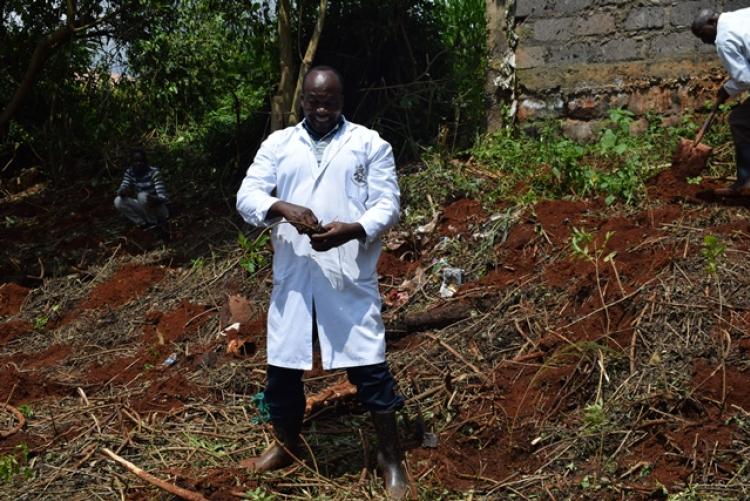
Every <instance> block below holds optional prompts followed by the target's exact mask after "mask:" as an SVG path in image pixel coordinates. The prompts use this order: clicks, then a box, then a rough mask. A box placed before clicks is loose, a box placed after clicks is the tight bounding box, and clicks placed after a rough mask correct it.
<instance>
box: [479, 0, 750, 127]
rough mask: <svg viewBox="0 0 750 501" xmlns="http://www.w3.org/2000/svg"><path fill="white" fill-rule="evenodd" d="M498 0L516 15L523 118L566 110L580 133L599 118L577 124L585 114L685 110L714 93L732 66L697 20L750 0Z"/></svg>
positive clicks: (587, 118)
mask: <svg viewBox="0 0 750 501" xmlns="http://www.w3.org/2000/svg"><path fill="white" fill-rule="evenodd" d="M490 4H494V5H495V6H497V5H499V4H503V5H504V6H505V7H506V11H507V16H512V19H511V20H512V21H513V22H512V23H511V25H512V26H514V31H515V36H516V42H515V45H514V47H513V49H512V50H513V51H514V52H515V69H516V74H515V79H516V94H515V97H516V102H517V106H518V107H517V118H518V119H519V120H520V121H533V120H538V119H543V118H547V117H561V118H565V119H568V121H569V123H568V124H567V127H566V130H568V131H571V135H573V136H576V137H578V136H579V135H582V136H585V134H582V133H580V132H581V131H583V132H585V131H586V130H589V131H590V130H595V127H592V126H591V124H579V125H580V130H576V122H586V121H591V120H597V119H600V118H601V117H605V116H606V112H607V109H608V108H610V107H613V106H623V107H626V108H628V109H630V110H631V111H633V112H634V113H636V114H645V113H647V112H649V111H654V112H658V113H662V114H667V115H674V116H679V115H680V113H681V112H682V111H683V110H684V109H686V108H693V107H696V106H700V105H702V104H703V103H704V101H705V100H706V99H711V98H712V97H713V95H714V93H715V90H714V89H715V87H716V85H718V83H719V82H720V81H721V80H722V79H723V78H725V76H726V75H725V74H724V73H723V71H722V70H721V64H720V62H719V60H718V57H717V56H716V52H715V48H714V47H713V46H709V45H705V44H703V43H701V41H700V40H699V39H698V38H696V37H694V36H693V34H692V33H691V32H690V23H691V22H692V20H693V17H694V16H695V14H697V13H698V11H699V10H700V9H702V8H714V9H716V10H718V11H722V10H735V9H738V8H744V7H750V0H689V1H677V0H642V1H640V0H635V1H633V0H515V4H513V3H512V2H510V1H502V0H488V5H490ZM506 27H507V22H506ZM506 27H504V29H505V28H506ZM492 29H493V28H492V27H491V31H492ZM492 57H496V54H495V55H491V58H492ZM654 89H656V90H654ZM583 138H585V137H583Z"/></svg>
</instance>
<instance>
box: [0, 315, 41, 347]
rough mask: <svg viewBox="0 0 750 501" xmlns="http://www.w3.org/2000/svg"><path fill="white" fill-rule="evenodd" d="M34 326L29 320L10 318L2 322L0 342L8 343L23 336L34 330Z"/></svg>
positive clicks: (0, 324)
mask: <svg viewBox="0 0 750 501" xmlns="http://www.w3.org/2000/svg"><path fill="white" fill-rule="evenodd" d="M33 330H34V328H33V327H32V325H31V324H30V323H29V322H24V321H23V320H9V321H7V322H4V323H0V343H8V342H10V341H13V340H14V339H16V338H17V337H20V336H23V335H24V334H28V333H29V332H31V331H33Z"/></svg>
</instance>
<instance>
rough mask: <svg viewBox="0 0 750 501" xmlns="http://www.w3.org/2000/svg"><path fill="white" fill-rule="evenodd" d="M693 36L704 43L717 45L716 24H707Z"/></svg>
mask: <svg viewBox="0 0 750 501" xmlns="http://www.w3.org/2000/svg"><path fill="white" fill-rule="evenodd" d="M693 34H694V35H695V36H697V37H698V38H700V39H701V41H702V42H703V43H707V44H713V43H716V24H712V23H706V24H704V25H703V26H701V27H700V28H698V29H697V30H694V31H693Z"/></svg>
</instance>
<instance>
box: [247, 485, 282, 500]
mask: <svg viewBox="0 0 750 501" xmlns="http://www.w3.org/2000/svg"><path fill="white" fill-rule="evenodd" d="M244 497H245V499H251V500H252V501H273V500H274V499H276V496H275V495H274V494H272V493H270V492H268V491H266V490H265V489H263V487H256V488H255V489H250V490H247V491H245V495H244Z"/></svg>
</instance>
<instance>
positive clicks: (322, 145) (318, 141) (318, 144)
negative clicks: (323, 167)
mask: <svg viewBox="0 0 750 501" xmlns="http://www.w3.org/2000/svg"><path fill="white" fill-rule="evenodd" d="M343 123H344V116H343V115H341V116H340V117H339V120H338V122H336V125H334V126H333V128H332V129H331V130H329V131H328V132H326V133H325V134H324V135H322V136H321V135H320V134H318V133H317V132H315V130H313V128H312V127H310V124H308V123H307V119H306V118H305V119H304V120H302V127H304V129H305V130H306V131H307V133H308V134H309V136H310V139H312V144H313V152H314V153H315V160H317V161H318V165H320V162H321V161H322V160H323V153H325V151H326V148H328V145H329V144H331V141H332V140H333V138H334V137H336V133H337V132H338V131H339V129H341V124H343Z"/></svg>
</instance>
